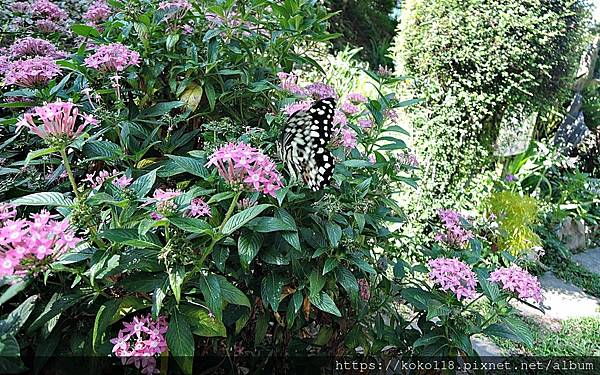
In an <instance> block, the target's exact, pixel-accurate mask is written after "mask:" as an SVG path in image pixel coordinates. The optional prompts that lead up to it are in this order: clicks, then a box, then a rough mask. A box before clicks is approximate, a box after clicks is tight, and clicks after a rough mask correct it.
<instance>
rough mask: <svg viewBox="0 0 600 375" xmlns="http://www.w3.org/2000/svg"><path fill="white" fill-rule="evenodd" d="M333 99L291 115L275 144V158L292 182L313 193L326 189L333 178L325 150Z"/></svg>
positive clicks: (328, 157) (332, 112)
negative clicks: (284, 166) (283, 164)
mask: <svg viewBox="0 0 600 375" xmlns="http://www.w3.org/2000/svg"><path fill="white" fill-rule="evenodd" d="M335 105H336V104H335V100H334V99H333V98H325V99H321V100H319V101H316V102H315V103H313V104H312V105H311V107H310V108H309V109H307V110H305V111H303V110H300V111H298V112H295V113H294V114H292V115H291V116H290V117H289V119H288V120H287V122H286V124H285V127H284V128H283V131H282V133H281V136H280V137H279V140H278V142H277V151H278V154H279V157H280V158H281V160H283V162H284V163H285V165H286V169H287V170H288V172H289V174H290V178H291V179H292V180H298V179H299V178H300V177H302V180H303V181H304V182H305V183H306V184H307V185H308V187H309V188H311V189H312V190H313V191H317V190H320V189H322V188H324V187H325V186H327V185H328V184H329V182H330V180H331V177H332V176H333V168H334V167H335V165H334V163H333V155H331V153H330V152H329V150H328V149H327V148H326V146H327V144H328V143H329V141H330V139H331V135H332V127H333V115H334V111H335Z"/></svg>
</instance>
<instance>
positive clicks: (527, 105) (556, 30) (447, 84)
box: [393, 0, 588, 216]
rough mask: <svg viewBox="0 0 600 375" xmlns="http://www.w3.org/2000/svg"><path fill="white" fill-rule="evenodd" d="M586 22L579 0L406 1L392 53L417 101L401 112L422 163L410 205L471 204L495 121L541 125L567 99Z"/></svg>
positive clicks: (425, 208)
mask: <svg viewBox="0 0 600 375" xmlns="http://www.w3.org/2000/svg"><path fill="white" fill-rule="evenodd" d="M587 21H588V8H587V6H586V5H585V3H584V2H583V1H581V0H541V1H540V0H525V1H518V2H517V1H490V0H436V1H422V0H411V1H407V3H406V4H405V5H404V8H403V19H402V21H401V27H400V29H401V30H400V32H399V34H398V36H397V37H396V40H395V46H394V49H393V53H394V56H395V60H396V63H397V65H398V67H397V68H398V70H399V71H400V72H401V73H402V74H408V75H410V76H413V77H414V78H415V85H414V86H413V87H411V88H410V92H411V93H412V94H413V95H415V96H419V97H421V98H423V99H424V100H423V102H422V105H421V106H419V107H414V108H415V109H414V110H412V111H411V112H410V113H409V117H410V121H411V123H412V126H413V127H414V129H415V139H416V147H417V152H418V154H419V156H420V159H421V160H423V161H424V162H425V163H424V166H423V182H422V184H421V185H420V188H421V189H422V192H421V194H418V195H415V197H418V199H419V202H418V203H415V205H418V206H419V207H416V211H417V212H421V214H423V212H432V211H431V209H433V208H435V207H436V205H437V204H436V202H445V204H446V205H448V204H449V202H457V204H466V205H467V206H471V207H472V206H473V204H477V203H478V202H477V201H478V199H476V198H474V197H477V194H475V192H477V190H478V189H480V188H481V184H479V183H477V182H476V180H474V177H476V176H477V175H478V174H480V173H481V172H482V171H485V170H489V169H490V167H491V166H493V162H494V155H493V148H494V143H495V141H496V138H497V135H498V132H499V129H500V126H501V124H502V123H503V121H507V120H508V119H509V118H514V117H515V116H516V117H517V118H521V119H522V118H524V117H525V116H527V115H530V114H533V113H537V114H538V116H537V118H538V123H540V122H541V120H543V119H544V118H545V115H546V114H548V113H550V112H552V110H553V109H555V108H557V106H561V105H562V104H563V103H564V102H565V99H566V98H567V96H568V94H569V91H570V87H571V84H570V80H571V78H572V77H573V73H574V70H575V68H576V66H577V62H578V60H579V57H580V50H581V47H582V41H583V39H584V37H585V33H584V28H585V26H586V23H587ZM517 123H518V124H521V123H522V122H520V121H517ZM517 126H519V125H517ZM472 193H473V194H472ZM425 216H429V215H428V214H425Z"/></svg>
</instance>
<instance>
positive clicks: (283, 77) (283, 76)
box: [277, 72, 307, 96]
mask: <svg viewBox="0 0 600 375" xmlns="http://www.w3.org/2000/svg"><path fill="white" fill-rule="evenodd" d="M277 77H278V78H279V81H280V85H281V88H282V89H283V90H285V91H287V92H290V93H292V94H294V95H298V96H305V95H307V91H306V90H305V89H303V88H302V87H300V85H298V76H297V75H295V74H294V73H285V72H279V73H277Z"/></svg>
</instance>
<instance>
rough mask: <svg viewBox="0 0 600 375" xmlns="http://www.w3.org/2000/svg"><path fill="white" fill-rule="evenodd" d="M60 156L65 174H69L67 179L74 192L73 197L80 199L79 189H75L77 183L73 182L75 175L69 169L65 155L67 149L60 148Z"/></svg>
mask: <svg viewBox="0 0 600 375" xmlns="http://www.w3.org/2000/svg"><path fill="white" fill-rule="evenodd" d="M60 156H61V157H62V159H63V165H64V166H65V171H66V172H67V176H69V181H70V182H71V187H73V193H75V197H77V200H80V198H81V197H80V195H79V191H78V190H77V183H76V182H75V177H73V171H72V170H71V164H70V163H69V158H68V157H67V149H66V148H64V147H63V148H61V149H60Z"/></svg>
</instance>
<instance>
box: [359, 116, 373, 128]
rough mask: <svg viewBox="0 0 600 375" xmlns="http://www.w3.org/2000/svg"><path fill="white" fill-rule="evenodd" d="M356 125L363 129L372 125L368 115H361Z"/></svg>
mask: <svg viewBox="0 0 600 375" xmlns="http://www.w3.org/2000/svg"><path fill="white" fill-rule="evenodd" d="M358 126H360V127H361V128H363V129H370V128H371V127H372V126H373V121H371V119H370V118H368V117H361V118H359V119H358Z"/></svg>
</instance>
